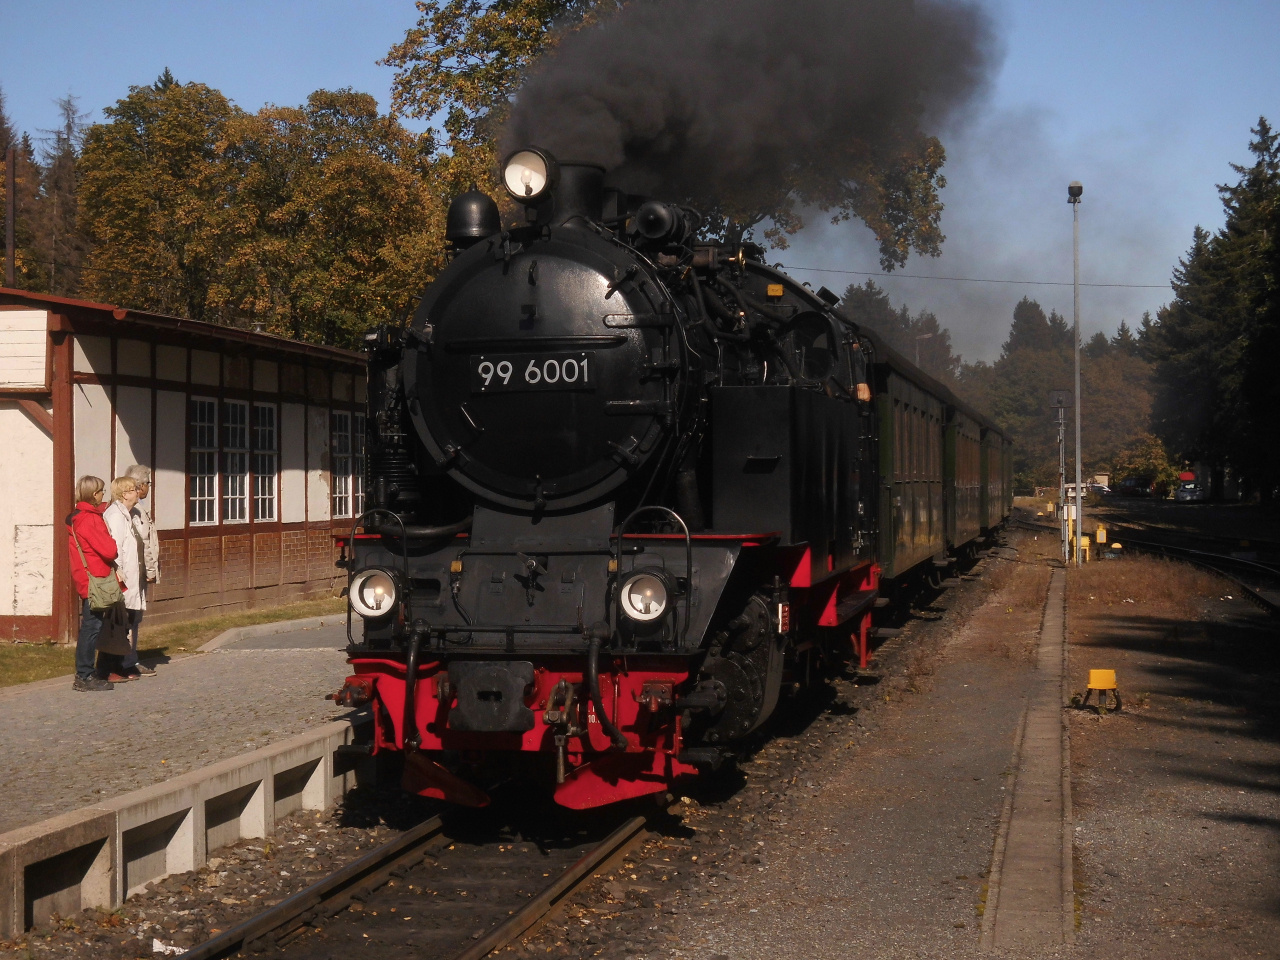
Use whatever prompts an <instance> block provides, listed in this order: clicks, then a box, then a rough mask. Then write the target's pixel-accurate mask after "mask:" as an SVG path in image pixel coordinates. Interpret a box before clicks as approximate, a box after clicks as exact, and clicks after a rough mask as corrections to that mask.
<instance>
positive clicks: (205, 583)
mask: <svg viewBox="0 0 1280 960" xmlns="http://www.w3.org/2000/svg"><path fill="white" fill-rule="evenodd" d="M189 549H190V554H189V556H188V560H187V591H186V595H187V596H188V597H191V596H196V595H197V594H201V593H218V592H220V591H221V589H222V577H221V575H220V570H219V568H220V567H221V565H222V543H221V538H220V537H200V538H199V539H196V540H192V541H191V542H190V548H189Z"/></svg>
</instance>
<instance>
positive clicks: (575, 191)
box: [537, 163, 604, 227]
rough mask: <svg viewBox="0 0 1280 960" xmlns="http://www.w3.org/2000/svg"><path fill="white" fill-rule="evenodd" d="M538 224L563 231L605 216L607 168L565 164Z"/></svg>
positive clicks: (593, 165) (541, 210)
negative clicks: (562, 228) (561, 227)
mask: <svg viewBox="0 0 1280 960" xmlns="http://www.w3.org/2000/svg"><path fill="white" fill-rule="evenodd" d="M537 210H538V223H539V224H540V225H545V226H552V227H559V226H565V225H569V226H572V225H573V224H574V223H575V222H577V223H579V224H581V223H582V221H584V220H588V221H591V222H592V223H599V222H600V219H601V218H602V217H603V216H604V167H598V166H596V165H595V164H590V163H561V164H560V180H559V183H557V184H556V185H555V187H554V188H553V189H552V191H551V195H550V196H548V197H547V199H546V200H545V201H544V202H543V203H541V204H539V205H538V208H537Z"/></svg>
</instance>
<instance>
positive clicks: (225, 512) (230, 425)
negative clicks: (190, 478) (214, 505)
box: [222, 400, 249, 523]
mask: <svg viewBox="0 0 1280 960" xmlns="http://www.w3.org/2000/svg"><path fill="white" fill-rule="evenodd" d="M222 467H223V469H222V519H223V521H224V522H225V523H240V522H243V521H245V520H248V519H249V405H248V404H247V403H242V402H239V401H235V400H227V401H224V402H223V404H222Z"/></svg>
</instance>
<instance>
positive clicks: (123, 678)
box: [107, 671, 136, 683]
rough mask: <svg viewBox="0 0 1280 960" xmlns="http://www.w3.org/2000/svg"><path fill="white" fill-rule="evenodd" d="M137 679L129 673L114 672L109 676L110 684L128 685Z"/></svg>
mask: <svg viewBox="0 0 1280 960" xmlns="http://www.w3.org/2000/svg"><path fill="white" fill-rule="evenodd" d="M134 679H136V678H135V677H132V676H130V675H129V674H127V673H115V672H114V671H113V672H111V673H109V674H107V682H108V683H128V682H129V681H130V680H134Z"/></svg>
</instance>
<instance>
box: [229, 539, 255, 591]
mask: <svg viewBox="0 0 1280 960" xmlns="http://www.w3.org/2000/svg"><path fill="white" fill-rule="evenodd" d="M252 549H253V540H252V538H251V537H250V536H249V534H247V533H242V534H237V535H235V536H230V537H223V538H222V589H223V590H245V589H247V588H249V587H251V586H253V568H252V567H251V566H250V562H251V553H252Z"/></svg>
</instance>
